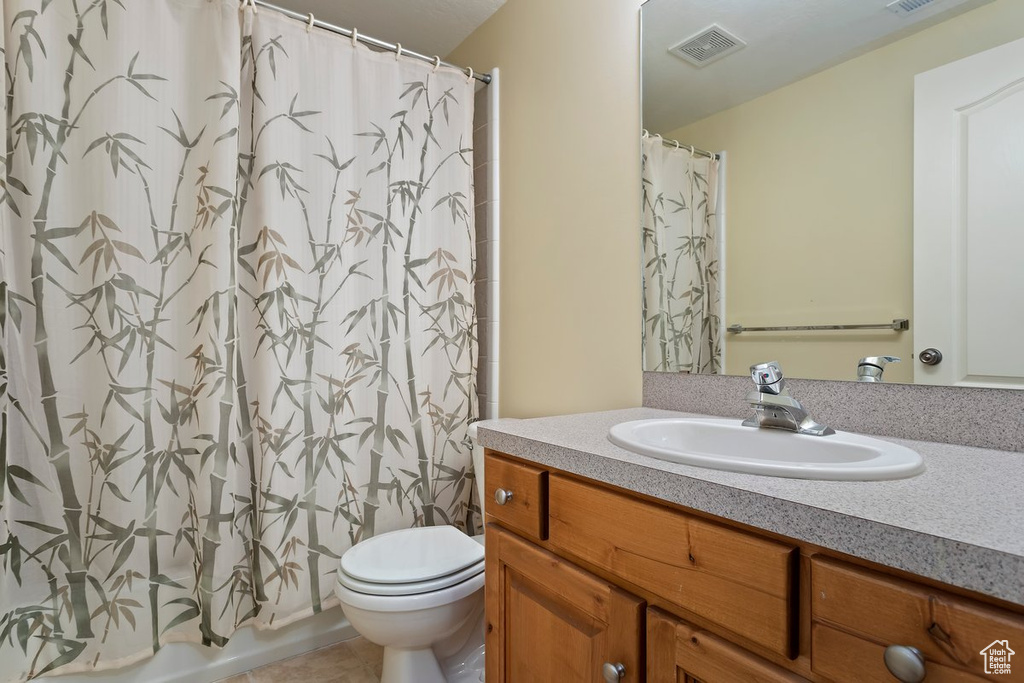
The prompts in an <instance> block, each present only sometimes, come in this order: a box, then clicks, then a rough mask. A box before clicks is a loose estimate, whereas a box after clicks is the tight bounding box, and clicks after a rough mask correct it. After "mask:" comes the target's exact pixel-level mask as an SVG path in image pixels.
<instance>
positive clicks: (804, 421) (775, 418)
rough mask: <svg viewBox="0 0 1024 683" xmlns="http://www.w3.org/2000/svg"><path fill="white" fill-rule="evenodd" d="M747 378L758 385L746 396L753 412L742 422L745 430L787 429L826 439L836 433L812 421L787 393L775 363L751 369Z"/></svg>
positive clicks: (799, 404)
mask: <svg viewBox="0 0 1024 683" xmlns="http://www.w3.org/2000/svg"><path fill="white" fill-rule="evenodd" d="M750 377H751V379H753V380H754V384H756V385H757V389H756V390H755V391H752V392H750V393H749V394H747V403H749V404H750V407H751V408H753V409H754V415H753V417H749V418H747V419H746V420H744V421H743V425H744V426H746V427H762V428H768V429H787V430H789V431H791V432H797V433H798V434H809V435H811V436H828V435H829V434H835V433H836V431H835V430H834V429H832V428H831V427H826V426H825V425H823V424H818V423H817V422H815V421H814V420H813V419H812V418H811V416H810V415H809V414H808V413H807V409H806V408H804V407H803V405H801V403H800V401H798V400H796V399H795V398H793V397H792V396H791V395H790V394H789V389H787V388H786V380H785V379H783V377H782V368H781V367H779V364H778V363H777V362H776V361H771V362H769V363H761V364H759V365H751V366H750Z"/></svg>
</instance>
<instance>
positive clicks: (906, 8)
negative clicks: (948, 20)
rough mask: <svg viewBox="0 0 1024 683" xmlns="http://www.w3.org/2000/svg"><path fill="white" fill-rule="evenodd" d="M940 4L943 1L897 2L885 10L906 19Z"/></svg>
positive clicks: (901, 0)
mask: <svg viewBox="0 0 1024 683" xmlns="http://www.w3.org/2000/svg"><path fill="white" fill-rule="evenodd" d="M940 2H942V0H895V1H894V2H890V3H889V4H888V5H886V6H885V8H886V9H887V10H889V11H890V12H892V13H893V14H897V15H899V16H901V17H905V16H907V15H908V14H913V13H914V12H917V11H918V10H922V9H924V8H925V7H931V6H932V5H937V4H938V3H940Z"/></svg>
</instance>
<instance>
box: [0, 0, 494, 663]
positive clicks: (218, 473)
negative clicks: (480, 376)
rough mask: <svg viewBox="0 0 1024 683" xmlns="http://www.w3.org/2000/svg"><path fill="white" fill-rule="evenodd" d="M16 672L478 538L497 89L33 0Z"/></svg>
mask: <svg viewBox="0 0 1024 683" xmlns="http://www.w3.org/2000/svg"><path fill="white" fill-rule="evenodd" d="M2 9H3V22H4V28H5V31H4V40H5V47H6V50H5V53H4V58H5V64H6V73H7V97H6V98H5V100H4V107H5V113H6V122H7V135H6V141H5V148H4V156H3V159H4V164H5V168H4V173H3V175H2V178H0V189H2V192H3V195H2V201H3V205H2V207H0V220H2V226H0V227H2V229H0V250H2V251H0V276H2V278H0V287H2V290H0V292H2V294H3V297H2V306H0V330H2V334H3V336H2V337H0V371H2V372H3V373H4V374H3V375H2V376H0V409H2V412H0V418H2V423H0V426H2V431H0V482H2V485H0V681H12V680H24V679H26V678H31V677H34V676H38V675H41V674H43V673H47V672H52V671H56V670H58V669H59V670H60V672H65V673H66V672H72V671H78V670H87V669H92V668H98V669H101V668H109V667H113V666H120V665H124V664H126V663H128V662H130V661H132V660H135V659H139V658H142V657H145V656H147V655H150V654H152V653H153V652H155V651H156V650H157V649H159V648H160V647H161V646H162V645H163V644H165V643H168V642H172V641H180V640H188V641H198V642H202V643H204V644H208V645H223V644H224V643H225V642H226V641H227V639H228V637H229V636H230V635H231V633H232V632H233V630H234V629H236V628H237V627H238V626H239V625H241V624H243V623H254V624H255V625H256V626H259V627H276V626H280V625H283V624H285V623H288V622H289V621H292V620H295V619H298V618H301V617H304V616H307V615H309V614H312V613H315V612H319V611H321V610H323V609H325V608H327V607H329V606H331V605H333V604H335V602H336V601H335V599H334V597H333V591H332V586H333V582H334V572H335V568H336V566H337V564H338V559H339V557H340V555H341V553H342V552H343V551H344V550H345V549H347V548H348V547H350V546H351V545H352V544H354V543H357V542H358V541H359V540H361V539H364V538H367V537H369V536H371V535H374V534H379V533H382V532H385V531H388V530H391V529H396V528H400V527H408V526H414V525H432V524H455V525H457V526H459V527H461V528H465V529H467V530H468V531H470V532H472V531H473V530H474V529H475V527H476V525H477V524H478V523H479V522H478V520H477V519H475V518H474V516H475V515H476V514H477V513H478V512H479V505H478V503H476V502H474V503H471V502H470V492H471V490H472V488H473V487H472V477H473V474H472V472H471V469H470V467H471V465H470V462H471V461H470V444H469V440H468V437H467V427H468V424H469V423H470V422H471V421H472V420H473V419H475V417H476V415H475V411H476V401H474V400H473V398H474V397H475V395H476V387H475V381H476V374H475V372H476V370H475V365H476V353H477V349H476V321H475V312H474V308H473V302H474V293H473V269H474V263H475V253H474V248H475V247H474V241H473V235H474V228H473V225H472V213H471V212H470V211H469V210H468V209H469V207H471V206H472V205H473V196H472V192H473V190H472V150H471V149H470V144H471V139H472V116H473V113H472V103H473V82H472V81H471V80H470V79H469V78H468V77H467V75H466V74H464V73H461V72H458V71H456V70H453V69H447V68H433V67H432V65H430V64H423V63H420V62H415V61H412V60H408V59H405V58H399V57H396V55H394V54H390V53H388V54H383V53H376V52H373V51H371V50H370V49H368V48H366V47H364V46H362V45H355V44H353V43H352V41H349V40H347V39H344V38H341V37H339V36H336V35H333V34H328V33H325V32H321V31H319V30H313V31H309V30H307V28H306V27H305V25H303V24H302V23H301V22H295V21H292V20H288V19H285V18H283V17H281V16H280V15H277V14H275V13H273V12H270V11H268V10H261V11H259V12H258V13H257V12H256V11H254V10H253V9H245V10H244V11H240V10H239V7H238V3H237V2H236V1H235V0H148V1H147V2H145V3H141V2H131V3H125V2H120V1H119V0H57V1H52V0H3V2H2Z"/></svg>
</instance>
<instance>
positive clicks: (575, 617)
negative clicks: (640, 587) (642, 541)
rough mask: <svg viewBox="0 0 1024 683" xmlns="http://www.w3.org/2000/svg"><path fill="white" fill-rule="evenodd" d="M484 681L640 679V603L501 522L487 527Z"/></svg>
mask: <svg viewBox="0 0 1024 683" xmlns="http://www.w3.org/2000/svg"><path fill="white" fill-rule="evenodd" d="M486 545H487V571H486V579H487V588H486V599H487V683H534V682H536V683H551V682H553V681H557V682H558V683H575V682H577V681H578V682H579V683H595V682H596V681H602V680H604V678H603V676H602V667H603V666H604V664H605V663H606V662H609V663H612V664H621V665H622V666H623V667H624V668H625V675H624V676H623V677H622V679H621V680H622V681H625V682H631V683H641V682H642V681H643V658H642V657H643V655H642V651H641V650H642V648H641V643H642V639H643V633H642V632H643V620H644V612H643V608H644V602H643V601H642V600H640V599H639V598H637V597H635V596H633V595H630V594H629V593H627V592H625V591H623V590H622V589H620V588H617V587H615V586H613V585H612V584H610V583H607V582H605V581H602V580H601V579H598V578H597V577H595V576H593V575H592V574H590V573H588V572H585V571H583V570H582V569H580V568H578V567H576V566H575V565H573V564H571V563H570V562H567V561H566V560H563V559H561V558H559V557H557V556H555V555H552V554H551V553H549V552H547V551H545V550H542V549H541V548H538V547H537V546H535V545H533V544H531V543H528V542H526V541H524V540H522V539H520V538H518V537H517V536H515V535H514V534H512V533H510V532H508V531H505V530H504V529H502V528H501V527H498V526H495V525H493V524H492V525H488V527H487V544H486Z"/></svg>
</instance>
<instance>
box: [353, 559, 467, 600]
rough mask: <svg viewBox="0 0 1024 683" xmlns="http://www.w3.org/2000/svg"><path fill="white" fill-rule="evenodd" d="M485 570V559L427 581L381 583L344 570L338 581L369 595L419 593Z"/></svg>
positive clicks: (464, 578) (442, 586)
mask: <svg viewBox="0 0 1024 683" xmlns="http://www.w3.org/2000/svg"><path fill="white" fill-rule="evenodd" d="M483 570H484V561H483V560H480V561H479V562H477V563H476V564H472V565H470V566H468V567H466V568H465V569H461V570H459V571H457V572H454V573H452V574H448V575H446V576H440V577H437V578H433V579H426V580H425V581H413V582H410V583H381V582H378V581H361V580H359V579H357V578H355V577H352V576H349V575H348V574H347V573H346V572H345V571H344V570H341V569H339V570H338V583H339V584H341V585H342V586H345V588H348V589H349V590H353V591H355V592H357V593H365V594H367V595H383V596H391V595H419V594H420V593H430V592H432V591H437V590H441V589H443V588H450V587H452V586H454V585H456V584H459V583H462V582H463V581H465V580H466V579H469V578H472V577H474V576H476V575H477V574H479V573H481V572H482V571H483Z"/></svg>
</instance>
